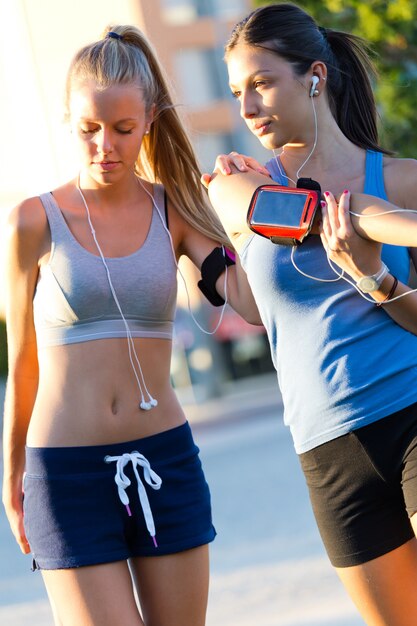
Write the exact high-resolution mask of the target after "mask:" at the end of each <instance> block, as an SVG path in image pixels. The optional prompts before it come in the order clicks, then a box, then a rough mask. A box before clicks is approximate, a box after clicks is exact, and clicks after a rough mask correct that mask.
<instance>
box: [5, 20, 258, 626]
mask: <svg viewBox="0 0 417 626" xmlns="http://www.w3.org/2000/svg"><path fill="white" fill-rule="evenodd" d="M67 108H68V118H69V122H70V125H71V129H72V133H73V135H74V138H75V141H76V142H77V144H78V148H79V154H80V169H79V176H78V177H77V178H76V179H75V180H71V181H69V182H68V183H66V184H64V185H62V186H61V187H59V188H58V189H55V190H54V191H53V192H52V193H46V194H43V195H41V196H40V197H34V198H29V199H27V200H25V201H24V202H23V203H22V204H20V205H19V206H17V207H16V208H15V209H14V210H13V212H12V213H11V216H10V220H9V227H8V228H9V236H8V302H7V329H8V344H9V379H8V385H7V393H6V403H5V417H4V485H3V502H4V505H5V508H6V512H7V515H8V518H9V521H10V525H11V528H12V531H13V533H14V535H15V537H16V540H17V542H18V543H19V545H20V548H21V550H22V551H23V552H24V553H29V552H31V553H32V556H33V565H34V569H40V570H41V572H42V576H43V579H44V582H45V585H46V589H47V592H48V595H49V598H50V601H51V605H52V609H53V613H54V617H55V623H56V624H60V625H64V626H66V625H73V624H77V625H80V624H83V626H86V625H90V624H91V625H97V626H106V625H108V626H114V625H115V624H129V626H133V625H134V626H143V625H144V624H146V625H152V626H200V625H203V624H204V623H205V613H206V605H207V591H208V543H209V542H211V541H212V540H213V539H214V536H215V530H214V527H213V524H212V520H211V508H210V494H209V489H208V486H207V484H206V481H205V479H204V475H203V472H202V469H201V463H200V460H199V457H198V448H197V447H196V445H195V443H194V441H193V438H192V434H191V431H190V427H189V425H188V423H187V421H186V419H185V416H184V413H183V410H182V409H181V407H180V405H179V403H178V400H177V398H176V396H175V393H174V391H173V389H172V388H171V385H170V358H171V346H172V330H173V321H174V313H175V304H176V290H177V282H176V274H177V260H178V258H179V257H180V255H182V254H185V255H187V256H188V257H190V259H191V260H192V261H193V262H194V263H195V265H196V266H197V267H198V268H202V282H201V287H202V290H203V292H204V293H206V294H207V295H208V297H209V299H211V300H212V301H213V302H215V303H217V304H221V303H222V302H223V299H222V296H225V287H226V284H227V292H228V299H229V301H230V302H231V303H232V304H233V305H234V306H235V307H236V308H237V309H239V302H240V301H241V299H243V300H244V301H245V302H247V298H248V294H247V293H246V292H245V291H243V292H242V289H241V288H240V289H239V285H238V281H237V278H236V276H237V274H236V267H234V266H233V262H232V261H231V260H230V259H229V257H228V256H227V255H226V254H225V250H224V248H222V247H219V244H223V243H227V239H226V237H225V234H224V231H223V230H222V228H221V226H220V222H218V220H217V217H215V215H214V214H213V213H212V212H211V209H209V208H208V207H207V205H206V201H205V198H204V192H203V191H202V188H201V185H200V182H199V178H200V173H199V171H198V167H197V165H196V161H195V157H194V155H193V152H192V149H191V147H190V144H189V141H188V139H187V136H186V134H185V132H184V129H183V128H182V126H181V123H180V122H179V119H178V117H177V114H176V112H175V109H174V108H173V104H172V100H171V97H170V95H169V93H168V89H167V86H166V83H165V81H164V78H163V75H162V72H161V69H160V67H159V65H158V62H157V60H156V58H155V55H154V53H153V52H152V50H151V47H150V45H149V44H148V42H147V41H146V40H145V38H144V37H143V35H142V34H141V33H140V31H138V30H137V29H136V28H134V27H131V26H117V27H113V28H111V29H109V30H108V31H107V33H106V34H105V36H104V38H103V39H101V40H100V41H97V42H95V43H93V44H91V45H88V46H86V47H84V48H83V49H81V50H80V51H79V52H78V53H77V54H76V56H75V58H74V60H73V62H72V65H71V67H70V70H69V74H68V81H67ZM227 270H228V271H227ZM216 288H217V289H216ZM218 292H220V293H218ZM246 306H247V305H246ZM246 317H247V318H249V319H250V318H251V317H252V318H253V321H258V317H257V310H256V307H255V305H253V308H252V311H251V314H250V315H249V316H248V315H246ZM23 491H24V507H23V497H22V492H23ZM134 590H136V592H137V595H138V597H139V600H140V608H138V607H137V604H136V601H135V595H134Z"/></svg>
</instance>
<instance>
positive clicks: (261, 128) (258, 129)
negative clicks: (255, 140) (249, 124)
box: [252, 122, 271, 136]
mask: <svg viewBox="0 0 417 626" xmlns="http://www.w3.org/2000/svg"><path fill="white" fill-rule="evenodd" d="M270 124H271V122H264V123H263V124H256V125H255V126H254V127H253V129H252V132H253V133H254V134H255V135H259V136H260V135H264V134H265V133H267V132H268V131H269V126H270Z"/></svg>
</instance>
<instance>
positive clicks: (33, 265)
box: [3, 199, 46, 553]
mask: <svg viewBox="0 0 417 626" xmlns="http://www.w3.org/2000/svg"><path fill="white" fill-rule="evenodd" d="M45 229H46V217H45V215H44V212H43V211H42V210H41V207H40V206H39V200H37V199H32V200H27V201H25V202H24V203H23V204H22V205H20V206H18V207H16V209H14V210H13V212H12V213H11V215H10V218H9V220H8V224H7V235H6V258H5V263H6V265H5V267H6V272H5V273H6V323H7V344H8V367H9V371H8V379H7V388H6V399H5V409H4V418H3V461H4V476H3V504H4V507H5V509H6V514H7V517H8V519H9V523H10V526H11V529H12V531H13V534H14V535H15V538H16V540H17V542H18V544H19V546H20V548H21V550H22V552H23V553H28V552H30V548H29V545H28V542H27V539H26V536H25V532H24V528H23V512H22V502H23V498H22V483H23V473H24V469H25V443H26V434H27V429H28V425H29V421H30V417H31V413H32V409H33V405H34V401H35V397H36V392H37V386H38V360H37V350H36V337H35V331H34V326H33V312H32V300H33V294H34V289H35V285H36V280H37V276H38V261H39V258H40V256H41V248H42V245H43V242H44V239H45Z"/></svg>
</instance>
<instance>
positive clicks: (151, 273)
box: [33, 185, 177, 348]
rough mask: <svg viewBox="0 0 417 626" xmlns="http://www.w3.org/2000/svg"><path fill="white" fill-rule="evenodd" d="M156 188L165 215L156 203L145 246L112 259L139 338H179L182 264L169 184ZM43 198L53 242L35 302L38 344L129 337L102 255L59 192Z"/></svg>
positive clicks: (118, 288) (117, 289) (121, 296)
mask: <svg viewBox="0 0 417 626" xmlns="http://www.w3.org/2000/svg"><path fill="white" fill-rule="evenodd" d="M153 192H154V200H155V203H156V205H157V207H158V209H159V214H158V211H157V210H156V209H155V207H153V212H152V220H151V225H150V228H149V232H148V234H147V237H146V239H145V241H144V243H143V245H142V246H141V247H140V248H139V250H137V251H136V252H134V253H133V254H130V255H128V256H124V257H116V258H106V263H107V266H108V268H109V272H110V276H111V279H112V283H113V286H114V289H115V292H116V295H117V297H118V300H119V302H120V306H121V309H122V311H123V315H124V316H125V318H126V321H127V323H128V325H129V329H130V332H131V334H132V336H133V337H157V338H162V339H171V338H172V332H173V324H174V316H175V307H176V298H177V278H176V274H177V268H176V265H175V262H174V257H173V252H172V248H171V244H170V240H169V236H168V233H167V232H166V230H165V226H166V224H165V209H164V188H163V187H162V185H154V187H153ZM40 200H41V202H42V204H43V206H44V208H45V212H46V215H47V218H48V222H49V227H50V231H51V240H52V245H51V255H50V258H49V261H48V263H47V264H46V265H44V266H42V268H41V270H40V277H39V282H38V284H37V287H36V291H35V295H34V299H33V308H34V322H35V329H36V336H37V344H38V347H39V348H42V347H46V346H55V345H64V344H70V343H80V342H83V341H93V340H95V339H105V338H110V337H126V329H125V326H124V323H123V320H122V318H121V315H120V313H119V311H118V308H117V306H116V303H115V301H114V299H113V296H112V293H111V291H110V286H109V282H108V278H107V274H106V269H105V267H104V264H103V262H102V260H101V258H100V257H99V256H96V255H95V254H92V253H91V252H88V250H86V249H85V248H83V246H82V245H81V244H80V243H78V241H77V240H76V239H75V237H74V236H73V235H72V233H71V231H70V229H69V228H68V225H67V223H66V221H65V219H64V216H63V215H62V213H61V210H60V208H59V206H58V205H57V203H56V201H55V198H54V197H53V195H52V194H51V193H46V194H42V195H41V196H40Z"/></svg>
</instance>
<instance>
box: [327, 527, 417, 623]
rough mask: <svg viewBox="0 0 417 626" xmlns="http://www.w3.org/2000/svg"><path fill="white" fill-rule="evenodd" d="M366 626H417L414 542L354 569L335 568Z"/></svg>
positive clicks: (416, 557)
mask: <svg viewBox="0 0 417 626" xmlns="http://www.w3.org/2000/svg"><path fill="white" fill-rule="evenodd" d="M336 571H337V573H338V575H339V577H340V579H341V581H342V582H343V585H344V586H345V588H346V590H347V592H348V593H349V595H350V597H351V598H352V600H353V602H354V603H355V604H356V606H357V608H358V610H359V612H360V613H361V615H362V617H363V619H364V621H365V623H366V624H367V625H368V626H415V625H416V624H417V593H416V589H417V540H416V539H411V540H410V541H408V542H407V543H405V544H403V545H402V546H400V547H399V548H396V549H395V550H392V551H391V552H388V553H387V554H384V555H383V556H380V557H378V558H376V559H373V560H371V561H368V562H367V563H363V564H361V565H355V566H353V567H344V568H336Z"/></svg>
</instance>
